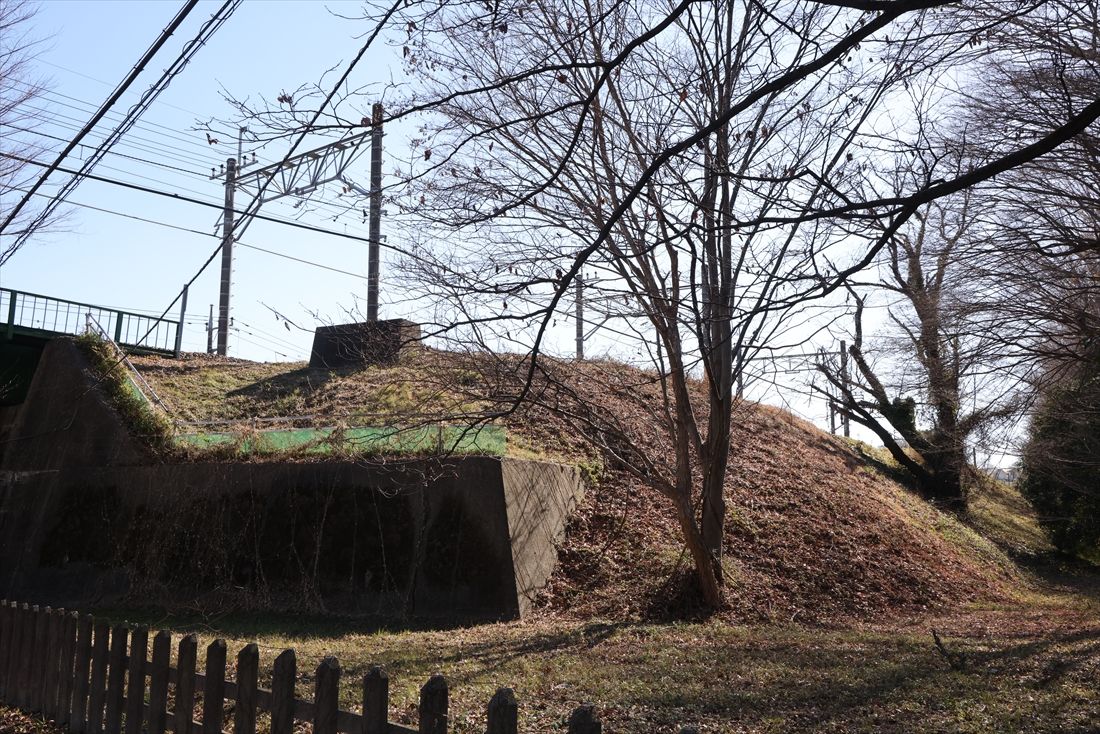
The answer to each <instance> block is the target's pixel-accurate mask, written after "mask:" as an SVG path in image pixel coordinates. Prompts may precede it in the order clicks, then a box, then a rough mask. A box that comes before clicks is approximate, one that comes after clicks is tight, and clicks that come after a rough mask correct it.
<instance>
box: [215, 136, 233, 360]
mask: <svg viewBox="0 0 1100 734" xmlns="http://www.w3.org/2000/svg"><path fill="white" fill-rule="evenodd" d="M236 181H237V159H236V158H230V159H229V160H227V161H226V162H225V212H224V213H223V214H222V279H221V292H220V295H219V298H218V354H219V355H220V356H222V357H224V356H225V355H226V353H227V352H228V349H229V286H230V281H231V279H232V277H233V224H234V222H233V216H234V212H233V191H234V190H235V188H236V185H235V184H236Z"/></svg>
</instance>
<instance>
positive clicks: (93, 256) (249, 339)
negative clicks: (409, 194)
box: [0, 0, 411, 360]
mask: <svg viewBox="0 0 1100 734" xmlns="http://www.w3.org/2000/svg"><path fill="white" fill-rule="evenodd" d="M220 4H221V2H220V0H219V2H214V1H213V0H210V1H205V0H204V2H201V3H200V4H199V6H198V7H197V8H196V9H195V10H194V11H193V12H192V13H191V15H190V16H189V17H188V19H187V21H186V22H185V24H184V25H183V27H181V28H180V30H179V31H177V33H176V34H175V35H174V37H173V38H172V40H171V41H170V42H169V44H168V45H167V46H165V47H164V48H163V49H162V50H161V52H160V54H158V56H157V57H156V58H155V59H154V61H153V62H152V63H151V64H150V65H149V67H148V68H147V69H146V71H145V73H144V74H142V76H141V77H139V79H138V81H137V82H136V83H135V84H134V85H133V87H132V92H131V93H128V94H127V96H126V97H124V99H123V100H122V101H121V102H120V103H119V104H118V105H116V107H115V108H114V109H115V110H117V111H118V113H119V114H122V113H124V112H125V111H126V110H127V109H128V108H129V106H130V105H131V104H132V103H133V102H134V101H135V100H136V99H137V97H138V96H139V95H140V93H141V92H142V91H144V90H145V89H146V88H147V87H148V86H149V85H150V84H152V83H153V81H155V79H156V78H157V77H158V76H159V75H160V72H161V71H162V70H163V69H164V68H165V67H166V66H167V65H168V64H169V63H170V62H171V60H173V59H174V58H175V57H176V55H177V54H178V52H179V51H180V49H181V48H182V46H183V45H184V44H185V43H186V42H187V41H188V40H189V39H190V38H192V37H193V36H194V35H195V33H197V31H198V29H199V27H200V26H201V24H202V23H203V22H205V21H206V20H207V19H208V18H209V17H210V15H211V14H212V13H213V12H214V10H216V9H217V7H219V5H220ZM181 6H182V1H179V2H177V0H163V1H160V2H138V1H136V0H132V1H129V2H96V1H92V0H84V1H79V2H78V1H72V0H46V1H45V2H41V3H39V5H38V13H37V15H36V17H35V26H36V28H35V34H36V36H38V37H40V38H43V39H45V40H44V42H43V44H42V46H41V53H40V54H39V55H38V63H37V69H38V72H39V75H40V76H41V78H42V79H43V80H44V81H46V83H47V87H48V92H47V94H46V95H45V97H43V99H42V100H40V101H39V102H37V103H36V104H37V105H38V106H39V107H40V108H41V113H40V117H41V125H36V126H35V130H34V132H33V133H18V134H21V135H25V136H27V137H29V138H31V139H35V140H36V141H37V142H38V143H40V144H42V145H45V146H47V147H48V148H50V149H52V150H55V151H56V150H58V149H59V148H60V147H61V146H63V144H64V143H62V142H60V141H59V140H56V139H55V138H62V139H65V140H68V139H70V138H71V137H72V136H73V135H74V134H75V132H76V131H77V130H78V129H79V127H80V126H81V125H82V124H83V122H84V121H85V120H87V119H88V118H89V117H90V115H91V113H92V111H93V110H94V109H95V108H96V107H97V106H98V105H99V104H100V103H101V102H102V101H103V100H104V99H105V98H106V97H107V96H108V95H109V94H110V92H111V90H112V89H113V88H114V86H115V85H116V84H117V83H118V82H119V81H120V80H121V79H122V78H123V77H124V76H125V75H126V74H127V73H128V72H129V70H130V69H131V67H132V66H133V64H134V63H135V62H136V61H137V60H138V58H139V57H140V56H141V55H142V53H143V52H144V51H145V50H146V49H147V48H148V47H149V45H150V44H151V43H152V41H153V40H154V39H155V38H156V37H157V35H158V34H159V32H160V31H161V30H162V29H163V28H164V27H165V26H166V25H167V24H168V23H169V22H170V21H171V19H172V18H173V17H174V15H175V14H176V12H177V11H178V10H179V8H180V7H181ZM360 9H361V5H360V4H359V3H357V2H341V1H339V0H337V1H336V2H327V3H321V2H296V1H291V0H249V1H248V2H245V3H244V4H243V5H242V6H241V7H240V8H239V9H238V10H237V12H236V13H235V15H234V16H233V17H232V18H230V19H229V21H228V22H227V23H226V24H225V25H224V26H223V27H222V28H221V30H219V31H218V33H217V34H216V35H215V36H214V38H213V39H212V41H211V42H210V43H209V44H208V45H207V46H206V47H205V48H203V49H202V50H200V51H199V53H198V54H197V56H196V57H195V59H194V60H193V61H192V63H191V64H190V65H189V66H188V67H187V68H186V69H185V70H184V71H183V73H182V74H181V75H179V76H178V77H177V78H176V79H175V80H174V81H173V82H172V84H171V86H170V87H169V88H168V89H167V90H166V91H165V92H164V93H163V94H162V95H161V96H160V97H159V98H158V100H157V102H156V103H155V104H154V105H153V106H152V108H151V109H150V110H149V111H148V112H146V114H145V115H144V116H143V117H142V119H141V122H140V123H139V124H138V126H137V127H135V128H134V129H133V130H132V131H131V132H130V134H128V135H127V137H126V138H124V140H123V142H122V143H120V144H118V145H116V146H115V148H114V151H115V152H116V154H112V155H109V156H108V157H107V158H106V159H104V160H103V161H102V162H101V163H100V164H99V166H97V168H96V173H97V174H98V175H102V176H107V177H111V178H116V179H120V180H125V181H132V182H135V183H141V184H143V185H147V186H150V187H153V188H157V189H161V190H166V191H176V192H180V193H183V194H186V195H188V196H192V197H195V198H199V199H203V200H207V201H209V202H211V203H214V204H220V203H221V201H222V198H223V191H224V189H223V186H222V185H221V184H220V182H219V181H217V180H210V179H209V175H210V169H211V167H212V166H218V165H220V164H222V163H224V162H225V160H226V158H227V157H229V156H231V155H235V154H236V139H235V138H236V136H235V135H234V134H233V132H230V131H228V130H227V131H226V134H223V135H220V136H219V140H220V144H219V145H216V146H211V145H208V144H207V141H206V136H205V134H204V133H202V132H198V131H196V130H194V128H195V127H196V126H197V122H198V121H200V120H205V119H208V118H211V117H215V118H223V119H224V118H228V117H230V116H231V113H232V111H231V109H230V107H229V106H228V105H227V104H226V103H225V102H224V100H223V99H222V97H221V91H222V89H223V88H224V89H225V90H228V91H230V92H231V93H233V94H234V95H237V96H241V97H244V96H248V95H253V96H254V95H256V94H258V93H262V94H264V95H266V96H268V97H269V98H274V97H275V96H277V95H278V94H279V93H280V91H282V90H284V89H286V90H288V91H289V90H293V89H295V88H296V87H298V86H299V85H300V84H303V83H309V82H314V81H317V80H318V79H319V78H320V76H321V74H322V73H323V72H324V71H325V70H326V69H328V68H330V67H332V66H333V65H335V64H341V67H340V68H343V65H345V64H347V63H348V62H349V61H350V59H351V58H352V57H353V56H354V55H355V53H356V52H357V50H358V48H359V46H360V43H361V41H360V40H358V39H356V38H355V36H356V35H359V34H360V33H362V31H363V29H364V26H363V24H361V23H356V22H354V21H350V20H345V19H342V18H339V17H336V15H334V13H339V14H343V15H355V14H356V13H358V12H359V11H360ZM392 66H393V67H394V68H393V73H395V74H399V73H400V69H399V68H398V65H396V64H393V65H392ZM390 74H391V63H390V57H389V54H388V51H386V50H384V49H381V50H380V51H379V53H376V54H375V55H374V56H373V57H372V56H369V55H368V56H367V57H366V58H364V60H363V61H362V62H360V64H359V66H358V67H357V69H356V72H355V73H354V75H353V77H352V81H353V83H355V84H357V85H364V84H370V83H372V82H382V81H387V80H389V78H390ZM369 101H370V100H364V103H365V104H366V105H368V106H369ZM36 114H37V113H36ZM112 117H114V118H115V119H117V117H118V115H113V116H112ZM111 127H112V126H111V125H108V124H106V123H101V124H100V126H99V127H98V128H97V132H96V133H93V134H92V135H91V136H90V137H89V138H88V140H90V141H92V142H94V141H96V140H98V139H99V138H100V137H101V135H103V134H106V133H107V132H109V130H110V129H111ZM100 131H101V132H100ZM14 132H18V131H14ZM5 134H14V133H13V131H5ZM50 136H54V137H50ZM399 137H400V136H399V135H390V136H388V138H387V142H389V141H390V140H393V141H395V142H396V141H397V140H398V139H399ZM319 142H320V141H315V143H314V144H317V143H319ZM308 147H312V146H308ZM282 152H283V151H282V150H278V149H272V150H270V151H269V152H268V153H267V154H266V156H267V157H268V158H274V157H275V156H277V155H280V154H281V153H282ZM118 154H124V155H125V156H130V157H129V158H127V157H123V155H118ZM261 155H264V154H261ZM73 156H75V160H73V157H72V156H71V157H70V161H71V163H70V165H73V166H74V167H76V166H79V161H80V151H79V149H78V151H76V152H74V154H73ZM39 157H40V158H42V159H48V158H51V157H52V156H51V155H50V154H49V153H48V152H44V153H43V154H42V155H40V156H39ZM135 159H142V160H135ZM366 165H367V157H366V156H363V158H362V160H361V161H360V162H359V164H358V166H359V168H358V169H357V174H356V178H357V179H358V180H362V181H363V182H364V183H365V182H366V178H367V177H366V175H365V171H366ZM180 169H182V170H180ZM54 180H55V179H51V181H54ZM56 181H57V182H61V181H63V178H61V177H57V178H56ZM70 200H71V201H72V202H76V203H80V204H90V205H94V206H97V207H101V208H105V209H112V210H116V211H119V212H124V213H126V214H130V215H136V216H140V217H143V218H146V219H152V220H156V221H159V222H164V223H168V224H172V225H175V226H178V227H183V228H186V229H193V230H198V231H200V232H204V233H207V235H202V234H193V233H189V232H183V231H178V230H173V229H169V228H167V227H163V226H158V225H154V224H148V223H144V222H139V221H135V220H133V219H127V218H124V217H120V216H116V215H113V214H108V213H103V212H97V211H94V210H91V209H87V208H82V207H79V206H74V207H72V208H71V215H70V217H69V219H68V220H67V222H66V224H65V226H64V229H63V230H61V231H58V232H55V233H52V234H48V235H43V236H39V237H37V238H36V239H35V240H33V241H32V242H30V243H29V244H28V245H27V246H26V247H25V248H24V249H23V250H21V251H20V252H19V253H17V254H16V255H15V257H13V258H12V260H11V261H10V262H9V263H8V264H7V265H6V266H5V267H4V268H3V269H2V271H0V284H2V285H3V286H5V287H8V288H15V289H18V290H26V291H32V292H37V293H43V294H47V295H55V296H59V297H64V298H68V299H72V300H77V301H84V302H90V303H96V304H102V305H107V306H113V307H121V308H128V309H133V310H138V311H157V312H159V311H161V310H163V309H164V308H165V307H166V306H167V305H168V303H170V302H171V301H172V299H173V298H174V297H175V295H176V294H177V293H178V292H179V290H180V288H181V286H182V285H183V283H184V282H186V281H187V280H188V279H190V278H191V276H192V275H194V273H195V272H196V271H197V270H198V268H199V267H200V266H201V265H202V263H203V262H204V261H205V260H206V259H207V258H208V257H209V256H210V254H211V253H212V252H213V251H214V248H215V247H216V246H217V243H218V241H217V239H216V238H214V237H212V236H208V235H209V234H212V233H213V232H214V227H215V224H216V223H217V221H218V219H219V216H220V215H219V212H218V211H217V210H215V209H208V208H205V207H201V206H196V205H194V204H186V203H178V202H173V201H168V200H166V199H161V198H157V197H155V196H152V195H149V194H144V193H139V192H131V191H126V190H124V189H120V188H117V187H113V186H110V185H108V184H103V183H98V182H94V181H85V182H83V183H82V184H81V185H80V186H79V187H78V188H77V189H76V191H75V192H74V193H73V194H72V195H71V196H70ZM238 202H239V205H240V198H239V199H238ZM291 203H292V202H290V201H286V202H279V203H275V202H273V203H271V204H268V205H266V206H265V209H264V213H267V214H271V215H273V216H278V217H286V218H289V217H290V215H292V214H294V213H296V212H295V211H294V210H293V209H291V208H290V205H291ZM333 213H334V214H335V212H333ZM306 221H310V222H312V223H315V224H319V225H321V226H324V227H325V228H327V229H335V230H338V231H347V232H350V233H353V234H356V235H360V236H366V225H365V224H363V223H362V218H361V217H359V218H353V217H348V216H344V217H342V218H340V219H338V220H336V221H332V219H331V216H321V215H310V216H309V217H307V219H306ZM242 242H243V243H245V244H252V245H255V246H259V247H263V248H265V249H269V250H274V251H277V252H282V253H285V254H288V255H292V256H296V257H299V258H304V259H307V260H311V261H315V262H317V263H320V264H323V265H328V266H330V267H334V268H337V269H340V270H345V271H348V272H350V273H355V274H360V275H365V273H366V246H365V244H361V243H353V242H348V241H346V240H341V239H339V238H335V237H328V236H325V235H314V234H308V233H305V232H301V231H297V230H293V229H290V228H287V227H282V226H279V225H275V224H265V223H263V222H255V223H253V224H252V225H251V227H250V228H249V230H248V232H247V233H246V235H245V236H244V237H243V238H242ZM234 261H235V262H234V277H233V296H234V297H233V310H232V313H233V316H234V320H235V325H236V326H237V327H238V330H237V331H235V332H234V333H233V337H232V338H231V341H230V353H231V354H233V355H236V356H242V357H247V358H252V359H259V360H282V359H287V358H294V359H302V358H305V357H306V355H307V354H308V349H309V344H310V341H311V339H312V335H311V334H309V333H304V332H297V331H288V330H287V329H286V328H285V326H284V325H283V324H282V323H281V322H280V321H278V320H277V319H276V317H275V316H274V315H273V314H272V313H271V311H270V310H269V309H268V308H266V307H265V304H266V306H270V307H271V308H272V309H275V310H277V311H279V312H280V313H282V314H285V315H286V316H288V317H290V318H291V319H292V320H294V321H295V322H297V323H298V324H301V325H302V326H304V327H306V328H308V329H310V330H312V328H313V326H314V325H315V324H316V322H317V319H316V318H315V317H314V315H315V314H316V316H317V317H318V318H319V319H320V320H321V321H337V322H339V321H344V320H347V319H346V316H345V315H344V310H345V309H346V308H350V307H353V306H354V305H355V298H356V297H357V296H358V297H364V296H365V291H366V285H365V280H364V279H363V278H362V277H353V276H349V275H344V274H338V273H334V272H331V271H326V270H323V269H321V268H317V267H312V266H307V265H303V264H301V263H297V262H294V261H290V260H286V259H282V258H279V257H276V256H273V255H270V254H267V253H264V252H260V251H257V250H253V249H248V248H246V247H237V248H236V252H235V257H234ZM219 263H220V260H215V262H214V263H212V264H211V266H210V267H209V268H208V269H207V271H206V272H205V273H204V274H203V275H202V276H201V277H200V278H199V280H198V281H197V282H196V284H195V286H193V287H192V289H191V292H190V297H189V304H188V316H187V320H188V322H189V323H188V325H187V329H186V331H185V339H184V348H185V349H189V350H196V351H197V350H202V349H204V348H205V344H206V335H205V322H206V319H207V315H208V309H209V306H210V304H215V314H216V304H217V292H218V279H219V268H218V265H219ZM388 296H389V293H388V292H387V290H386V289H385V288H383V293H382V300H383V306H382V316H383V317H398V316H408V315H410V314H406V313H403V312H402V309H403V308H411V306H408V305H402V304H392V303H390V302H389V299H388V298H387V297H388ZM173 311H176V309H173ZM173 315H178V312H177V313H175V314H173Z"/></svg>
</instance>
